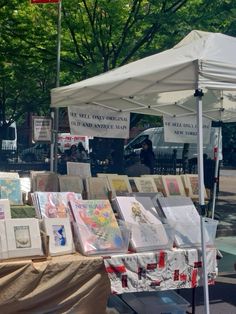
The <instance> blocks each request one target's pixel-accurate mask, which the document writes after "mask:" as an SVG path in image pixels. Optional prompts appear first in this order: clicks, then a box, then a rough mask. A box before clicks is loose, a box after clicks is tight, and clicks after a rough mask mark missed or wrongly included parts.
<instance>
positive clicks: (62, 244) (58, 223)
mask: <svg viewBox="0 0 236 314" xmlns="http://www.w3.org/2000/svg"><path fill="white" fill-rule="evenodd" d="M43 225H44V230H45V232H46V233H47V235H48V236H49V252H50V255H52V256H55V255H63V254H71V253H73V252H74V242H73V237H72V231H71V225H70V220H69V218H44V220H43Z"/></svg>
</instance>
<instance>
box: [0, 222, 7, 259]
mask: <svg viewBox="0 0 236 314" xmlns="http://www.w3.org/2000/svg"><path fill="white" fill-rule="evenodd" d="M5 258H8V249H7V237H6V226H5V221H4V220H0V260H1V259H5Z"/></svg>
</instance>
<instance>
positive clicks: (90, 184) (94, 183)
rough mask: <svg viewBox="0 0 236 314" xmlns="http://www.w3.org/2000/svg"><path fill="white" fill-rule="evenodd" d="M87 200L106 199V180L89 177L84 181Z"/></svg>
mask: <svg viewBox="0 0 236 314" xmlns="http://www.w3.org/2000/svg"><path fill="white" fill-rule="evenodd" d="M85 185H86V192H87V197H88V199H90V200H91V199H94V200H96V199H97V200H99V199H108V182H107V178H106V177H104V178H101V177H100V178H99V177H90V178H87V179H86V180H85Z"/></svg>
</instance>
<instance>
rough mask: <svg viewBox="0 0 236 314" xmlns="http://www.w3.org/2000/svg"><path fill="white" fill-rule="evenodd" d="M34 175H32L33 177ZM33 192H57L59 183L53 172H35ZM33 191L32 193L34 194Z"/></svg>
mask: <svg viewBox="0 0 236 314" xmlns="http://www.w3.org/2000/svg"><path fill="white" fill-rule="evenodd" d="M33 175H34V174H32V176H33ZM34 180H35V183H34V184H33V185H34V188H35V190H34V191H40V192H57V191H58V190H59V182H58V177H57V174H56V173H53V172H44V173H43V172H42V173H40V172H38V173H37V172H36V173H35V178H34ZM34 191H33V192H34Z"/></svg>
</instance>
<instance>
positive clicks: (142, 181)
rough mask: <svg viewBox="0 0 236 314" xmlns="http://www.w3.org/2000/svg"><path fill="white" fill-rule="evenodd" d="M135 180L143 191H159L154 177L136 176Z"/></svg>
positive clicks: (140, 190)
mask: <svg viewBox="0 0 236 314" xmlns="http://www.w3.org/2000/svg"><path fill="white" fill-rule="evenodd" d="M134 181H135V184H136V186H137V189H138V191H139V192H142V193H153V192H157V188H156V185H155V182H154V180H153V178H152V177H139V178H134Z"/></svg>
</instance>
